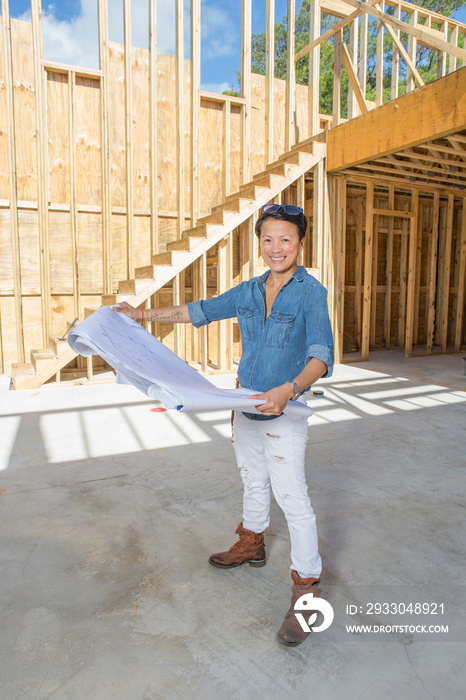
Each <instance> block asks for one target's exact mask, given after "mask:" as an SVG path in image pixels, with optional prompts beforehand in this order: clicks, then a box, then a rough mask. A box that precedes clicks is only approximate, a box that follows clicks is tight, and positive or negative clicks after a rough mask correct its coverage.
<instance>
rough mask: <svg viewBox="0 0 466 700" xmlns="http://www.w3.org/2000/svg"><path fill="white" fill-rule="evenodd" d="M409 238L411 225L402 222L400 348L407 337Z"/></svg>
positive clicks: (399, 313)
mask: <svg viewBox="0 0 466 700" xmlns="http://www.w3.org/2000/svg"><path fill="white" fill-rule="evenodd" d="M408 238H409V224H408V221H407V220H406V219H404V220H403V221H402V222H401V248H400V282H399V286H400V295H399V298H398V342H397V345H398V347H401V346H403V345H404V344H405V337H406V335H405V334H406V298H407V289H408Z"/></svg>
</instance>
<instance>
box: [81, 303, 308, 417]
mask: <svg viewBox="0 0 466 700" xmlns="http://www.w3.org/2000/svg"><path fill="white" fill-rule="evenodd" d="M68 343H69V344H70V346H71V348H72V349H73V350H74V351H75V352H77V353H78V354H79V355H83V356H84V357H88V356H89V355H100V357H102V358H103V359H104V360H105V361H106V362H108V364H109V365H110V366H111V367H113V368H114V369H115V370H116V372H117V381H123V382H125V383H129V384H133V385H134V386H135V387H137V388H138V389H139V390H140V391H142V392H143V393H144V394H146V395H147V396H150V397H151V398H152V399H156V400H157V401H160V402H161V403H163V404H164V406H165V407H166V408H171V409H176V410H177V411H212V410H221V409H230V410H238V411H246V412H248V413H260V411H258V410H257V409H256V408H255V406H258V405H260V404H262V403H264V401H263V399H259V400H255V399H248V398H247V397H248V396H252V395H253V394H258V393H260V392H257V391H253V390H252V389H243V388H241V389H219V388H217V387H216V386H214V385H213V384H211V382H209V380H208V379H206V378H205V377H203V376H201V375H200V374H199V373H198V372H196V370H195V369H194V368H193V367H191V366H190V365H188V364H187V363H186V362H184V361H183V360H182V359H181V358H179V357H178V356H177V355H175V353H173V352H172V351H171V350H169V348H167V347H165V345H163V343H161V342H160V341H159V340H157V338H154V336H153V335H151V334H150V333H148V332H147V331H146V330H145V329H144V328H143V327H142V326H140V325H139V323H136V321H133V320H132V319H130V318H129V317H128V316H126V315H125V314H122V313H116V312H115V311H113V310H112V308H111V307H110V306H102V307H101V308H100V309H97V311H94V313H93V314H91V316H89V317H88V318H86V319H85V320H84V321H82V322H81V323H80V324H79V325H78V326H76V328H73V329H72V330H71V331H70V332H69V334H68ZM284 413H286V414H287V415H289V416H290V417H292V418H299V417H302V416H310V415H312V409H311V408H310V407H309V406H307V405H306V404H305V403H302V402H301V401H295V402H290V401H289V402H288V404H287V405H286V407H285V410H284Z"/></svg>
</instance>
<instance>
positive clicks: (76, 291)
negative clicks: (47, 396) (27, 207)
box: [68, 70, 81, 318]
mask: <svg viewBox="0 0 466 700" xmlns="http://www.w3.org/2000/svg"><path fill="white" fill-rule="evenodd" d="M75 85H76V73H75V72H74V71H72V70H71V71H69V73H68V114H69V123H68V130H69V135H70V137H69V143H70V154H69V160H70V233H71V257H72V267H73V297H74V316H75V317H76V316H77V317H78V318H80V317H81V309H80V300H81V275H80V274H79V241H78V206H77V193H76V157H75V155H76V154H75V149H76V124H75V106H74V103H75V99H74V89H75Z"/></svg>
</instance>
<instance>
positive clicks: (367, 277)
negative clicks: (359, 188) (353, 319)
mask: <svg viewBox="0 0 466 700" xmlns="http://www.w3.org/2000/svg"><path fill="white" fill-rule="evenodd" d="M373 211H374V183H373V182H368V183H367V185H366V245H365V252H364V299H363V307H362V340H361V359H362V360H368V359H369V339H370V322H371V291H372V246H373V240H374V232H373V228H374V214H373Z"/></svg>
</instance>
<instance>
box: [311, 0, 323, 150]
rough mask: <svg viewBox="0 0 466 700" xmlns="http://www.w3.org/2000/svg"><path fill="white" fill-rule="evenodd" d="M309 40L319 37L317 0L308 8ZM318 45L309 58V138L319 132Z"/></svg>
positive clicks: (319, 15) (319, 16) (319, 17)
mask: <svg viewBox="0 0 466 700" xmlns="http://www.w3.org/2000/svg"><path fill="white" fill-rule="evenodd" d="M309 21H310V25H309V38H310V39H311V42H312V41H314V40H316V39H317V38H318V37H319V36H320V23H321V14H320V4H319V2H317V0H314V1H313V2H311V3H310V7H309ZM319 96H320V44H318V45H317V46H315V47H314V49H312V51H311V54H310V56H309V106H308V112H309V136H314V135H315V134H318V133H319V131H320V104H319V102H320V100H319Z"/></svg>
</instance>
